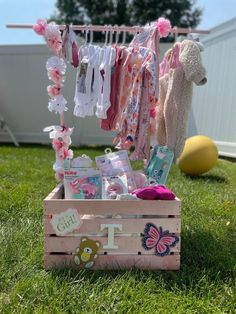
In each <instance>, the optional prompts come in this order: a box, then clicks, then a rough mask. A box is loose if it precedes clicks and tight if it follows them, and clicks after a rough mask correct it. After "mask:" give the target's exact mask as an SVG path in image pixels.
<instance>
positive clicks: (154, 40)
mask: <svg viewBox="0 0 236 314" xmlns="http://www.w3.org/2000/svg"><path fill="white" fill-rule="evenodd" d="M158 42H159V36H158V30H157V28H156V27H154V25H151V26H148V27H146V28H145V30H144V32H143V33H141V34H138V35H136V36H135V37H134V39H133V41H132V42H131V44H130V48H131V47H132V48H133V49H132V59H131V65H130V73H131V81H132V85H131V90H130V91H129V95H128V96H129V97H128V102H127V103H126V110H123V111H122V115H121V118H120V120H121V124H122V126H121V125H120V130H121V131H120V134H118V136H117V137H116V140H117V138H119V144H118V145H117V147H118V148H126V149H129V148H130V146H131V145H132V144H134V146H135V151H134V152H133V153H132V154H131V156H130V158H131V159H133V160H141V159H145V158H148V156H149V142H150V140H149V130H150V128H149V124H150V111H151V110H152V109H153V108H154V107H155V103H156V100H157V90H156V86H158V79H157V76H158V68H157V64H158V61H157V60H158ZM147 47H148V48H147ZM151 48H152V49H151ZM135 54H136V56H135ZM126 98H127V95H126ZM122 116H123V117H122Z"/></svg>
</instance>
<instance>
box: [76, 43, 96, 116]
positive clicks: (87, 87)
mask: <svg viewBox="0 0 236 314" xmlns="http://www.w3.org/2000/svg"><path fill="white" fill-rule="evenodd" d="M95 51H96V48H95V47H94V46H92V45H91V46H89V47H87V46H85V47H82V48H81V49H80V51H79V60H80V66H79V68H78V72H77V78H76V90H75V97H74V101H75V108H74V115H75V116H77V117H81V118H84V117H86V116H92V115H93V106H92V103H91V97H92V96H91V84H92V76H93V63H94V62H95V61H94V60H95V56H96V53H95Z"/></svg>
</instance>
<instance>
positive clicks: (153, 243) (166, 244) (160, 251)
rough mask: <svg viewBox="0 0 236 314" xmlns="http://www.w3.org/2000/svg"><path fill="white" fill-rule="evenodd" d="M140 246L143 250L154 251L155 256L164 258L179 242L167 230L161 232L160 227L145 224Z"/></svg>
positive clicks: (177, 238)
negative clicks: (141, 245)
mask: <svg viewBox="0 0 236 314" xmlns="http://www.w3.org/2000/svg"><path fill="white" fill-rule="evenodd" d="M142 236H143V238H142V244H143V247H144V248H145V250H151V249H155V254H156V255H157V256H164V255H168V254H169V253H170V248H171V247H174V246H175V245H176V243H177V242H179V237H177V236H176V235H174V234H173V233H169V230H165V231H163V230H162V227H159V228H157V227H156V226H155V225H154V224H152V223H147V224H146V226H145V228H144V234H143V235H142Z"/></svg>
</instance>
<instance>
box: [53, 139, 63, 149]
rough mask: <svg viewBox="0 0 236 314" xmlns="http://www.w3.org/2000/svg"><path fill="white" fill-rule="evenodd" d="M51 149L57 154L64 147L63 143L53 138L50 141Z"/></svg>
mask: <svg viewBox="0 0 236 314" xmlns="http://www.w3.org/2000/svg"><path fill="white" fill-rule="evenodd" d="M52 147H53V149H54V150H55V151H56V152H57V151H59V150H60V149H61V148H62V147H65V143H63V142H62V141H60V140H58V139H57V138H54V139H53V141H52Z"/></svg>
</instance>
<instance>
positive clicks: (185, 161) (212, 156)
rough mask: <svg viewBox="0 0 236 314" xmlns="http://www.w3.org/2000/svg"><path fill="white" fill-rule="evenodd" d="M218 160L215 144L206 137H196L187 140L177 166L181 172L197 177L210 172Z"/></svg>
mask: <svg viewBox="0 0 236 314" xmlns="http://www.w3.org/2000/svg"><path fill="white" fill-rule="evenodd" d="M217 159H218V150H217V147H216V145H215V143H214V142H213V141H212V140H211V139H210V138H209V137H207V136H203V135H196V136H192V137H190V138H188V139H187V140H186V142H185V146H184V150H183V152H182V154H181V156H180V157H179V159H178V161H177V164H178V166H179V168H180V170H181V171H183V172H184V173H186V174H190V175H199V174H202V173H204V172H207V171H208V170H210V169H211V168H212V167H213V166H214V165H215V163H216V161H217Z"/></svg>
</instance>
